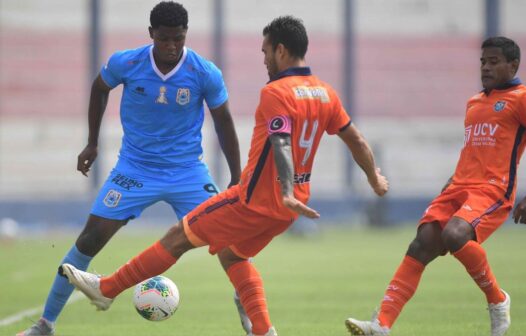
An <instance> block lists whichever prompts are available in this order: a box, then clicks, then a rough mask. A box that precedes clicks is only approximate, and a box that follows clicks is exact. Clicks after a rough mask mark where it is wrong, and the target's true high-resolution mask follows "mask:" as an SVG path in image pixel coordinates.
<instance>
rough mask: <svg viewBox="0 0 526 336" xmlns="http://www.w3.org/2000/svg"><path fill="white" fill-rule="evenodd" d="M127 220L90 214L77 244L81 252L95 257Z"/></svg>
mask: <svg viewBox="0 0 526 336" xmlns="http://www.w3.org/2000/svg"><path fill="white" fill-rule="evenodd" d="M127 222H128V221H127V220H116V219H108V218H103V217H99V216H95V215H90V216H89V218H88V221H87V223H86V225H85V226H84V229H83V230H82V232H81V233H80V235H79V237H78V238H77V241H76V243H75V244H76V246H77V248H78V249H79V251H80V252H82V253H83V254H85V255H88V256H91V257H94V256H95V255H96V254H97V253H98V252H99V251H100V250H101V249H102V248H103V247H104V246H105V245H106V243H107V242H108V241H109V240H110V239H111V237H113V235H114V234H115V233H116V232H117V231H118V230H119V229H120V228H121V227H122V226H123V225H125V224H126V223H127Z"/></svg>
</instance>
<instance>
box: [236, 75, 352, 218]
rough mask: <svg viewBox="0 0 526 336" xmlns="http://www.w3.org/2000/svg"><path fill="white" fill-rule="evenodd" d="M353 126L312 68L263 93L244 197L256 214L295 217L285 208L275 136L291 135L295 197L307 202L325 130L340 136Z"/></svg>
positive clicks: (245, 173) (283, 78) (280, 80)
mask: <svg viewBox="0 0 526 336" xmlns="http://www.w3.org/2000/svg"><path fill="white" fill-rule="evenodd" d="M350 122H351V119H350V117H349V116H348V115H347V113H346V112H345V110H344V108H343V107H342V104H341V102H340V99H339V98H338V96H337V94H336V92H335V91H334V90H333V89H332V88H331V87H330V86H329V85H328V84H326V83H324V82H322V81H321V80H320V79H318V78H317V77H316V76H313V75H312V74H311V72H310V69H309V68H291V69H288V70H286V71H284V72H282V73H280V74H279V75H278V78H277V79H275V80H273V81H271V82H269V83H268V84H267V85H266V86H265V87H264V88H263V89H262V90H261V96H260V103H259V106H258V108H257V110H256V115H255V126H254V131H253V135H252V142H251V146H250V151H249V155H248V163H247V166H246V167H245V169H244V170H243V172H242V174H241V181H240V191H239V194H240V199H241V200H242V202H244V203H245V204H246V206H247V207H249V208H250V209H251V210H253V211H255V212H258V213H261V214H265V215H267V216H269V217H272V218H277V219H290V218H295V217H296V215H295V214H294V213H293V212H291V211H289V210H288V209H287V208H285V207H284V206H283V205H282V195H281V185H280V182H279V178H278V172H277V168H276V165H275V163H274V152H273V150H272V145H271V143H270V139H269V136H270V135H271V134H273V133H289V134H290V135H291V145H292V156H293V163H294V196H295V197H296V199H298V200H300V201H301V202H304V203H306V202H307V201H308V199H309V195H310V187H309V185H310V184H309V182H310V178H311V170H312V163H313V160H314V156H315V154H316V150H317V149H318V145H319V143H320V139H321V137H322V135H323V133H324V132H327V133H329V134H336V133H338V132H339V131H340V130H342V129H344V128H345V127H347V126H348V125H349V124H350Z"/></svg>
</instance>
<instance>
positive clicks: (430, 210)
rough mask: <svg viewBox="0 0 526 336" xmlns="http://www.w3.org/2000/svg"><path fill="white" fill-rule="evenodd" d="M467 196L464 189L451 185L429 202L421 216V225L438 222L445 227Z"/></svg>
mask: <svg viewBox="0 0 526 336" xmlns="http://www.w3.org/2000/svg"><path fill="white" fill-rule="evenodd" d="M467 197H468V194H467V192H466V191H464V190H463V189H460V188H458V187H455V186H450V187H449V188H448V189H446V190H445V191H444V192H442V193H441V194H440V195H438V196H437V197H435V199H433V200H432V201H431V203H429V206H428V207H427V208H426V209H425V211H424V214H423V215H422V217H421V218H420V221H419V226H420V225H422V224H424V223H435V222H436V223H439V224H440V226H441V227H442V228H444V227H445V226H446V224H447V223H448V222H449V220H450V219H451V217H453V215H454V214H455V212H456V211H458V209H459V208H460V206H461V205H462V204H463V203H464V201H465V199H466V198H467Z"/></svg>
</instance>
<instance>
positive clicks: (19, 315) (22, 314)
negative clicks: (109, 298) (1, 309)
mask: <svg viewBox="0 0 526 336" xmlns="http://www.w3.org/2000/svg"><path fill="white" fill-rule="evenodd" d="M82 298H85V296H84V294H82V293H81V292H78V291H75V292H74V293H73V295H71V297H70V298H69V300H68V302H66V305H68V304H70V303H73V302H75V301H78V300H80V299H82ZM43 310H44V306H39V307H34V308H30V309H26V310H22V311H21V312H18V313H16V314H14V315H11V316H8V317H6V318H4V319H1V320H0V327H5V326H8V325H10V324H13V323H15V322H18V321H20V320H22V319H24V318H26V317H30V316H33V315H36V314H38V313H40V312H41V311H43Z"/></svg>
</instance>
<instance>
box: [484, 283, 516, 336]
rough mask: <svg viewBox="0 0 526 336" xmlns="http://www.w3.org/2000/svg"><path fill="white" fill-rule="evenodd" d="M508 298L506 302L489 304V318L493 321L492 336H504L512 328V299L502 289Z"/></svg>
mask: <svg viewBox="0 0 526 336" xmlns="http://www.w3.org/2000/svg"><path fill="white" fill-rule="evenodd" d="M501 291H502V293H503V294H504V295H505V296H506V299H505V300H504V302H501V303H490V304H488V310H489V317H490V319H491V336H502V335H505V334H506V331H507V330H508V328H509V327H510V324H511V317H510V310H511V298H510V296H509V295H508V293H506V292H505V291H503V290H502V289H501Z"/></svg>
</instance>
